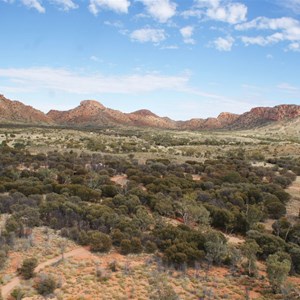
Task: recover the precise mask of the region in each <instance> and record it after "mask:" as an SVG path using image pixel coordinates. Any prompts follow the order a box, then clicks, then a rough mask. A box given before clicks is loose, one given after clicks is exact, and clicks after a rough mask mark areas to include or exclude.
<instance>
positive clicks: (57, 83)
mask: <svg viewBox="0 0 300 300" xmlns="http://www.w3.org/2000/svg"><path fill="white" fill-rule="evenodd" d="M0 77H1V78H4V79H6V82H7V81H8V82H9V83H10V85H11V86H10V88H12V86H14V87H18V86H22V87H26V88H28V91H32V90H34V91H39V90H45V89H46V90H55V91H63V92H68V93H74V94H91V93H119V94H128V93H143V92H151V91H156V90H177V91H178V90H182V89H186V88H187V83H188V81H189V75H188V74H184V75H179V76H167V75H160V74H152V73H151V74H143V75H140V74H138V75H137V74H132V75H124V76H106V75H103V74H99V73H97V74H92V75H87V74H83V73H80V74H79V73H75V72H72V71H69V70H66V69H55V68H46V67H40V68H29V69H14V68H11V69H0ZM8 87H9V86H8Z"/></svg>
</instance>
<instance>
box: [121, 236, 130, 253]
mask: <svg viewBox="0 0 300 300" xmlns="http://www.w3.org/2000/svg"><path fill="white" fill-rule="evenodd" d="M120 246H121V249H120V252H121V253H122V254H123V255H127V254H129V253H130V252H131V242H130V240H127V239H125V240H122V241H121V244H120Z"/></svg>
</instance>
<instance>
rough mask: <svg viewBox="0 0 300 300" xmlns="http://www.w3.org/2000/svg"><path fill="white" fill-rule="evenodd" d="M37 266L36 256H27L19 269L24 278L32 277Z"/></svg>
mask: <svg viewBox="0 0 300 300" xmlns="http://www.w3.org/2000/svg"><path fill="white" fill-rule="evenodd" d="M36 266H37V259H36V258H26V259H24V260H23V263H22V266H21V267H20V268H19V269H18V271H19V274H20V275H22V276H23V277H24V279H30V278H32V277H33V276H34V269H35V268H36Z"/></svg>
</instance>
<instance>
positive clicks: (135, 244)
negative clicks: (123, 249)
mask: <svg viewBox="0 0 300 300" xmlns="http://www.w3.org/2000/svg"><path fill="white" fill-rule="evenodd" d="M142 251H143V247H142V243H141V240H140V239H139V238H136V237H134V238H132V240H131V252H132V253H141V252H142Z"/></svg>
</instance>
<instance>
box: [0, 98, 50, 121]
mask: <svg viewBox="0 0 300 300" xmlns="http://www.w3.org/2000/svg"><path fill="white" fill-rule="evenodd" d="M0 122H1V123H27V124H51V123H53V122H52V120H51V119H50V118H49V117H47V116H46V115H45V114H44V113H43V112H41V111H39V110H37V109H35V108H33V107H31V106H29V105H25V104H23V103H21V102H19V101H11V100H9V99H7V98H5V97H4V96H3V95H0Z"/></svg>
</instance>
